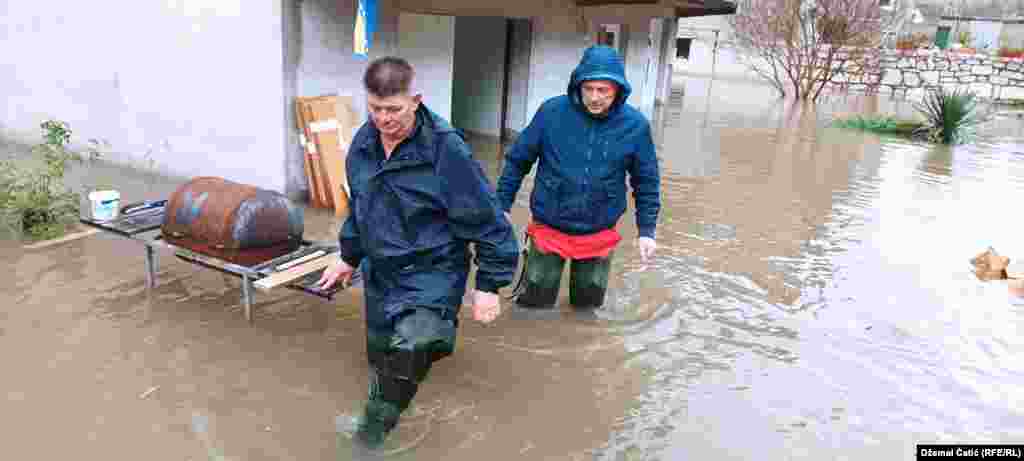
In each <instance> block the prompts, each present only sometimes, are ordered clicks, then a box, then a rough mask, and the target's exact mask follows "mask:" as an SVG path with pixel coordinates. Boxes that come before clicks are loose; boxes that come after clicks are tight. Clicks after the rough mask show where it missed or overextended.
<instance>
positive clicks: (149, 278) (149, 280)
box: [145, 245, 156, 288]
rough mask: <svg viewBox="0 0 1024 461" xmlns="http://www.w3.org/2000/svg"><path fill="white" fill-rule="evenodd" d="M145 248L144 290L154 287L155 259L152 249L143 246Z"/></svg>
mask: <svg viewBox="0 0 1024 461" xmlns="http://www.w3.org/2000/svg"><path fill="white" fill-rule="evenodd" d="M145 247H146V288H153V287H155V286H156V261H155V259H156V257H155V255H154V252H153V247H151V246H149V245H145Z"/></svg>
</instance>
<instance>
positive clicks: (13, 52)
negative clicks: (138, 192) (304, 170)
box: [0, 0, 285, 191]
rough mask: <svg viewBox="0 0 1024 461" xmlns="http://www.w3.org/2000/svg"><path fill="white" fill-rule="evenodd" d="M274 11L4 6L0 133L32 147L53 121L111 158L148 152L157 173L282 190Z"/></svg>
mask: <svg viewBox="0 0 1024 461" xmlns="http://www.w3.org/2000/svg"><path fill="white" fill-rule="evenodd" d="M112 12H113V13H112ZM282 14H283V11H282V2H281V1H280V0H246V1H244V2H243V1H242V0H220V1H217V2H200V1H197V0H179V1H175V2H168V1H157V0H137V1H132V2H123V1H114V0H96V1H90V2H68V1H66V2H54V1H39V2H28V1H11V2H6V4H5V6H4V14H3V15H2V16H0V30H2V31H4V32H3V35H4V38H5V39H4V40H2V41H0V56H3V60H2V63H0V67H2V69H0V99H2V100H3V101H4V108H3V110H0V130H2V134H3V135H5V136H8V137H11V138H14V139H15V140H20V141H26V142H32V143H35V142H39V141H40V137H39V136H40V131H39V124H40V123H41V122H42V121H43V120H45V119H47V118H56V119H60V120H64V121H66V122H68V123H69V124H70V126H71V128H72V130H73V131H74V136H75V139H77V140H78V141H80V142H83V143H84V141H86V140H87V139H89V138H104V139H107V140H109V141H110V142H111V144H112V148H113V149H114V152H112V153H111V154H110V157H111V158H113V159H114V160H119V161H128V160H130V159H138V158H139V157H140V156H141V155H142V154H144V153H145V152H146V150H147V149H148V146H151V145H152V146H154V149H156V150H159V152H158V153H157V155H158V159H157V160H158V161H159V162H160V163H161V164H162V165H163V166H164V168H165V170H166V172H169V173H172V174H176V175H181V176H196V175H217V176H223V177H225V178H227V179H230V180H236V181H241V182H245V183H250V184H254V185H259V186H261V187H266V188H269V189H274V190H279V191H283V190H284V186H285V178H284V175H283V174H281V171H283V170H284V168H285V155H284V146H285V138H284V136H285V134H284V133H285V131H284V127H283V126H282V112H281V111H282V108H281V105H282V102H283V101H284V95H283V93H282V89H283V87H284V85H283V83H282V68H283V64H284V63H283V53H282V49H283V43H282ZM253 165H260V166H261V167H259V168H254V167H253Z"/></svg>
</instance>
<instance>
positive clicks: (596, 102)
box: [580, 80, 619, 115]
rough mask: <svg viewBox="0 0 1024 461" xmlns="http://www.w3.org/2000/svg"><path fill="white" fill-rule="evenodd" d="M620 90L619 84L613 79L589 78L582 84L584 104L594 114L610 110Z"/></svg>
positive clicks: (581, 90)
mask: <svg viewBox="0 0 1024 461" xmlns="http://www.w3.org/2000/svg"><path fill="white" fill-rule="evenodd" d="M618 92H619V86H618V85H616V84H615V82H613V81H611V80H587V81H585V82H583V84H582V85H580V96H582V98H583V105H584V106H586V108H587V111H589V112H590V113H591V114H594V115H600V114H603V113H605V112H608V109H610V108H611V107H612V103H613V102H615V97H616V96H617V95H618Z"/></svg>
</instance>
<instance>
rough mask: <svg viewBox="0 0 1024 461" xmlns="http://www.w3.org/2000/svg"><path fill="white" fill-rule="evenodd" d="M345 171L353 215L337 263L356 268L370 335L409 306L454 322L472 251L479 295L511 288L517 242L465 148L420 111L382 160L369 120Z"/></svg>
mask: <svg viewBox="0 0 1024 461" xmlns="http://www.w3.org/2000/svg"><path fill="white" fill-rule="evenodd" d="M346 173H347V177H348V183H349V189H350V193H351V203H350V210H351V214H350V215H349V217H348V218H347V219H346V220H345V223H344V225H342V228H341V232H340V234H339V243H340V246H341V258H342V260H344V261H345V262H346V263H348V264H349V265H350V266H352V267H359V265H360V263H362V274H363V276H364V284H365V296H366V314H367V322H368V325H369V326H370V327H373V328H378V329H390V328H391V327H392V324H393V323H392V322H393V320H394V318H395V316H397V315H399V314H401V313H402V312H405V311H407V310H409V309H411V308H413V307H417V306H422V307H429V308H436V309H439V310H441V311H442V314H448V315H449V316H450V317H451V318H454V316H457V315H458V310H459V307H460V306H461V305H462V295H463V293H464V292H465V288H466V282H467V279H468V275H469V270H470V263H471V254H470V253H471V252H470V250H469V248H468V244H469V243H470V242H472V243H475V250H476V264H477V272H476V289H478V290H481V291H487V292H492V293H496V292H497V290H498V288H500V287H503V286H506V285H508V284H510V283H511V282H512V279H513V277H514V273H515V270H516V266H517V264H518V256H519V243H518V241H517V240H516V237H515V234H514V232H513V229H512V225H511V223H509V222H508V220H507V219H506V218H505V216H504V213H503V212H502V211H501V210H500V208H499V207H498V202H497V200H496V198H495V195H494V189H493V187H492V186H491V184H490V182H489V181H488V179H487V176H486V175H485V174H484V172H483V169H482V168H481V167H480V164H479V163H477V161H476V160H474V159H473V158H472V154H471V152H470V149H469V146H467V145H466V143H465V142H464V140H463V139H462V137H461V136H460V135H459V134H458V133H457V132H456V131H455V129H454V128H453V127H452V126H451V125H450V124H449V123H448V122H447V121H445V120H444V119H442V118H441V117H439V116H437V115H436V114H434V113H433V112H431V111H430V110H429V109H427V108H426V107H425V106H424V105H423V104H421V105H420V108H419V109H418V110H417V113H416V126H415V128H414V131H413V134H412V135H411V136H410V137H409V138H407V139H406V140H405V141H402V143H401V144H399V145H398V146H397V147H396V148H395V150H394V151H393V152H392V155H391V157H390V159H387V160H385V157H384V149H383V147H382V145H381V142H380V132H379V131H378V130H377V128H376V127H375V126H374V125H373V123H372V122H371V121H368V122H366V123H365V124H363V126H362V127H360V129H359V131H358V132H357V133H356V135H355V137H354V138H353V139H352V143H351V148H350V149H349V154H348V158H347V159H346Z"/></svg>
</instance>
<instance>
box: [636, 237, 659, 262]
mask: <svg viewBox="0 0 1024 461" xmlns="http://www.w3.org/2000/svg"><path fill="white" fill-rule="evenodd" d="M636 244H637V246H639V247H640V260H641V261H643V262H644V263H647V261H648V260H650V259H651V257H652V256H654V250H657V249H658V244H657V243H655V242H654V239H652V238H650V237H640V238H638V239H636Z"/></svg>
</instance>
